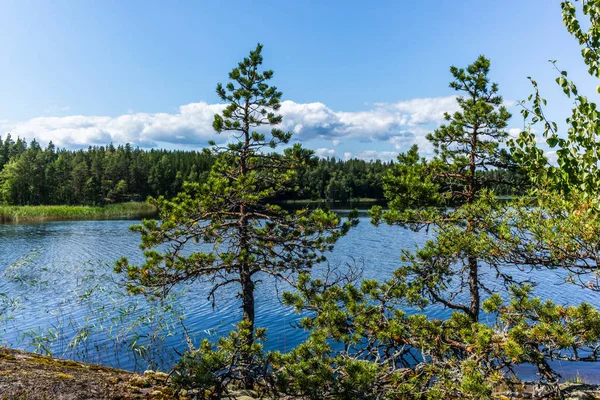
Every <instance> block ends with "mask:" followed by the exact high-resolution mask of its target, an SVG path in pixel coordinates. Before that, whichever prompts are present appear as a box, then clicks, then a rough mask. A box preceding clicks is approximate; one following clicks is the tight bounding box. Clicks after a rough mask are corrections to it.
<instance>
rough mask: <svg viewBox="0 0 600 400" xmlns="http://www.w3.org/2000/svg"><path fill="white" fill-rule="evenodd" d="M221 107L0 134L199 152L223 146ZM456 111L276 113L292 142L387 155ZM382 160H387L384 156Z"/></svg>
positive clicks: (399, 106)
mask: <svg viewBox="0 0 600 400" xmlns="http://www.w3.org/2000/svg"><path fill="white" fill-rule="evenodd" d="M223 107H224V106H223V105H222V104H209V103H206V102H199V103H191V104H187V105H183V106H181V107H179V109H178V110H177V112H175V113H154V114H152V113H130V114H124V115H120V116H116V117H110V116H82V115H74V116H60V117H51V116H42V117H37V118H32V119H30V120H27V121H16V122H15V121H13V122H11V121H0V134H2V135H3V136H4V135H5V134H6V133H8V132H10V133H11V134H12V135H13V137H16V136H19V137H24V138H26V139H27V140H32V139H36V140H38V141H40V142H42V143H47V142H49V141H53V142H54V144H55V145H57V146H59V147H66V148H71V149H72V148H82V147H87V146H89V145H105V144H108V143H111V142H112V143H115V144H124V143H131V144H132V145H135V146H140V147H143V148H149V147H168V148H175V147H203V146H205V145H206V144H207V143H208V141H209V140H217V141H221V142H223V141H225V140H226V137H225V138H224V137H222V136H219V135H217V134H216V133H215V132H214V131H213V129H212V121H213V116H214V114H215V113H218V112H220V111H221V110H222V109H223ZM61 109H62V110H68V108H66V107H63V108H61ZM456 110H457V104H456V101H455V97H454V96H448V97H435V98H421V99H412V100H408V101H401V102H397V103H376V104H374V105H372V106H371V107H370V109H368V110H364V111H356V112H345V111H336V110H333V109H331V108H329V107H327V106H326V105H325V104H323V103H305V104H301V103H296V102H293V101H284V102H283V103H282V106H281V110H280V112H281V114H282V115H283V123H282V126H281V128H283V129H285V130H290V131H292V132H294V134H295V135H294V139H295V140H298V141H303V142H306V141H310V140H312V139H327V140H331V141H332V143H333V145H334V146H337V145H339V144H342V143H345V142H347V141H353V142H360V143H369V142H385V143H389V146H390V149H394V150H404V149H406V148H407V147H408V146H410V145H411V144H412V143H420V142H422V139H423V137H424V134H425V133H426V132H429V131H431V128H432V127H435V126H437V125H439V124H440V123H441V122H443V118H444V117H443V116H444V113H445V112H454V111H456ZM361 147H362V146H361ZM318 153H319V155H321V156H323V157H328V156H333V155H334V154H335V151H333V150H329V149H324V148H321V149H318ZM389 153H390V154H391V153H392V152H389ZM359 154H360V156H361V158H370V157H371V156H372V155H374V154H375V155H376V153H373V152H371V153H369V152H368V151H364V152H362V153H357V154H356V156H357V157H358V156H359ZM382 155H383V156H384V158H388V154H385V152H382Z"/></svg>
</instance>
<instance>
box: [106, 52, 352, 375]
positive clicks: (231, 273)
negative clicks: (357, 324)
mask: <svg viewBox="0 0 600 400" xmlns="http://www.w3.org/2000/svg"><path fill="white" fill-rule="evenodd" d="M261 52H262V45H260V44H259V45H258V46H257V47H256V49H255V50H253V51H251V52H250V55H249V56H248V57H246V58H244V60H243V61H242V62H240V63H239V64H238V66H237V67H235V68H234V69H233V70H232V71H231V72H230V73H229V78H230V80H231V82H229V83H227V84H226V85H225V86H223V85H222V84H219V85H217V94H218V95H219V97H220V98H221V99H222V100H224V101H226V102H228V103H229V104H228V105H227V106H226V107H225V109H224V110H223V112H222V113H221V114H217V115H215V118H214V124H213V126H214V128H215V130H216V131H217V132H218V133H221V134H227V138H228V139H230V143H229V144H227V145H226V146H218V145H215V144H213V149H212V151H213V152H214V153H215V155H216V162H215V164H214V165H213V167H212V170H211V173H210V175H209V177H208V180H207V181H206V182H205V183H203V184H200V183H198V182H189V183H186V185H185V191H184V192H182V193H180V194H178V195H177V196H176V197H175V198H173V199H172V200H167V199H165V198H164V197H159V198H157V199H153V200H151V201H152V203H153V204H154V205H155V206H156V207H157V209H158V212H159V216H160V220H161V221H162V222H158V221H153V220H152V221H144V222H143V224H142V225H140V226H137V227H135V228H134V229H135V230H136V231H138V232H140V233H141V234H142V242H143V244H142V247H143V248H144V249H146V251H145V255H146V262H145V263H144V264H143V265H141V266H136V265H131V264H129V263H128V262H127V260H126V259H122V260H121V261H120V262H119V263H118V265H117V268H116V269H117V271H118V272H122V271H126V272H127V276H128V278H129V281H128V283H129V288H130V290H131V291H132V292H134V293H157V292H161V293H165V292H166V291H168V290H169V289H170V288H171V287H172V286H173V285H175V284H177V283H180V282H185V281H190V280H196V279H200V278H201V279H203V280H204V281H207V282H208V284H209V285H210V288H211V290H210V297H209V298H211V299H212V300H213V302H214V300H215V292H216V291H217V290H218V289H219V288H221V287H223V286H225V285H231V284H236V285H238V286H239V293H238V296H239V298H240V299H241V306H242V307H241V308H242V320H243V322H244V329H243V330H240V332H244V333H243V336H244V340H245V347H246V348H248V347H249V346H250V345H251V344H252V343H253V341H254V334H255V326H254V321H255V302H254V298H255V290H256V281H257V279H259V277H260V276H265V275H270V276H272V277H275V278H276V279H282V280H284V281H290V280H291V279H293V277H294V275H295V274H296V273H298V272H301V271H307V270H310V269H311V267H312V266H314V265H315V264H317V263H319V262H321V261H323V260H324V256H323V252H324V251H327V250H330V249H331V248H332V245H333V243H334V242H335V241H336V239H337V238H338V237H339V236H340V235H342V234H344V233H345V232H346V231H347V230H348V229H349V227H350V226H351V225H352V224H354V223H356V222H357V220H356V219H355V218H353V219H351V220H349V221H348V222H346V223H341V221H340V219H339V217H338V216H337V215H336V214H334V213H332V212H325V211H322V210H315V211H312V212H310V211H308V210H307V209H304V210H300V211H297V212H293V213H288V212H286V211H285V210H283V209H282V208H280V207H279V206H276V205H271V204H268V202H267V200H268V199H270V198H272V197H274V196H275V195H277V194H278V193H281V192H284V191H286V190H289V189H290V184H291V182H293V178H294V175H295V171H296V170H297V169H298V168H299V167H302V166H305V165H307V164H308V163H310V162H311V160H312V153H311V152H310V151H307V150H304V149H302V148H301V147H300V146H299V145H294V146H292V147H289V148H286V149H285V150H284V151H283V153H275V152H269V150H271V149H275V148H276V147H277V146H278V145H281V144H286V143H288V142H289V141H290V139H291V136H292V135H291V133H288V132H283V131H281V130H279V129H277V128H276V126H277V125H278V124H280V123H281V121H282V117H281V116H280V115H278V114H277V110H279V108H280V106H281V103H280V99H281V96H282V93H281V92H280V91H278V90H277V88H276V87H274V86H270V85H269V84H268V83H267V82H268V81H269V80H270V79H271V78H272V77H273V71H270V70H265V71H260V70H259V68H260V67H261V64H262V61H263V57H262V55H261ZM266 127H272V129H271V131H270V133H268V134H267V133H264V128H266ZM194 241H202V242H203V243H205V244H210V245H211V246H210V248H211V250H208V251H202V250H199V249H198V247H195V248H194V247H193V245H192V243H193V242H194ZM164 245H168V246H164ZM159 246H160V250H159V249H158V248H157V247H159ZM188 248H192V249H193V250H194V251H193V252H192V253H191V254H190V253H189V252H186V251H185V249H188ZM205 248H206V247H205ZM248 363H249V362H248ZM248 363H246V367H245V368H246V372H245V375H246V376H245V378H246V381H245V384H246V385H249V384H251V381H252V379H251V376H250V375H251V373H250V367H249V366H248V365H247V364H248Z"/></svg>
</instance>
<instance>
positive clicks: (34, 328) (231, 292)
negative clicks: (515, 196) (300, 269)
mask: <svg viewBox="0 0 600 400" xmlns="http://www.w3.org/2000/svg"><path fill="white" fill-rule="evenodd" d="M132 223H135V221H123V220H116V221H115V220H112V221H111V220H103V221H68V222H44V223H31V224H19V225H10V224H6V225H0V249H2V250H1V253H0V272H2V273H3V276H2V278H0V279H1V280H0V293H4V294H5V295H6V297H5V298H4V303H3V304H4V308H5V309H4V311H3V313H2V314H1V315H2V317H3V321H2V323H1V325H2V329H1V331H0V337H1V338H2V340H3V342H4V344H5V345H8V346H12V347H18V348H24V349H28V350H37V351H51V352H52V353H53V354H54V355H55V356H64V357H69V358H75V359H82V360H86V361H91V362H101V363H104V364H108V365H113V366H118V367H121V368H126V369H138V370H139V369H141V370H143V369H144V368H146V367H147V366H148V362H150V366H151V367H162V368H167V367H168V366H169V365H172V363H173V362H174V360H175V359H176V358H177V352H179V353H181V352H183V351H185V348H186V346H185V344H184V343H185V341H184V336H183V332H184V327H185V329H187V332H188V334H189V336H190V337H191V339H192V340H193V342H195V343H198V342H199V340H200V339H202V338H205V337H207V338H216V337H218V336H219V335H223V334H226V333H227V332H228V331H229V330H230V329H231V328H232V326H233V325H234V324H235V323H236V322H237V321H238V320H239V318H240V314H241V312H240V310H239V303H238V302H237V299H236V298H235V293H236V291H237V288H235V287H230V288H225V289H223V290H221V291H220V292H219V294H218V296H217V299H218V302H217V304H216V307H215V308H213V306H212V304H211V303H210V302H209V301H207V299H206V296H207V290H206V288H205V286H203V285H202V284H201V283H199V282H197V283H194V284H190V285H186V286H184V287H182V288H180V290H178V291H177V292H176V293H175V295H174V296H175V300H174V301H172V302H169V303H168V304H162V305H161V304H158V303H148V302H147V300H146V299H145V298H143V297H139V296H133V297H131V296H126V295H124V294H123V292H122V290H121V289H120V287H119V285H118V283H119V280H120V279H121V277H120V276H117V275H115V274H114V273H112V267H113V265H114V262H115V261H116V260H117V259H119V258H120V257H121V256H123V255H124V256H127V257H128V258H129V259H130V261H133V262H141V261H142V260H143V257H142V254H141V251H140V249H139V244H140V238H139V235H138V234H136V233H132V232H130V231H129V229H128V227H129V226H130V225H131V224H132ZM428 238H431V233H429V234H427V233H425V232H418V233H415V232H412V231H409V230H405V229H402V228H399V227H389V226H380V227H378V228H376V227H373V226H372V225H371V224H370V223H369V219H368V218H367V217H366V216H364V215H363V216H362V217H361V218H360V223H359V225H358V226H357V227H356V228H354V229H352V230H351V231H350V232H349V233H348V235H347V236H345V237H343V238H342V239H341V240H340V241H339V242H338V243H337V244H336V247H335V250H334V251H333V252H332V253H331V254H330V255H329V256H328V259H329V262H330V264H331V265H344V264H346V263H356V264H358V265H359V266H362V267H363V271H364V272H363V273H364V277H365V278H376V279H385V278H388V277H390V276H391V274H392V272H393V271H394V270H395V269H396V268H397V267H398V265H399V257H400V252H401V250H402V249H412V248H414V247H415V246H416V245H419V244H422V243H423V242H424V241H426V240H427V239H428ZM519 274H521V275H527V273H518V274H517V275H519ZM533 274H535V275H534V276H533V280H535V281H537V282H539V283H540V285H539V286H538V287H537V288H536V292H535V294H536V295H538V296H540V297H542V298H549V299H552V300H553V301H555V302H558V303H561V304H565V305H569V304H578V303H580V302H583V301H586V302H589V303H591V304H593V305H594V306H596V307H600V294H598V293H593V292H591V291H587V290H583V289H579V288H577V287H574V286H568V285H564V284H563V285H561V284H559V283H560V282H561V278H560V277H559V276H557V274H556V273H555V272H552V271H541V272H540V271H536V272H533ZM484 279H485V278H484ZM491 287H492V288H493V287H494V285H493V284H492V285H491ZM286 289H288V288H287V287H286V286H284V285H281V284H280V285H276V284H275V283H274V282H273V281H272V280H271V279H268V278H265V279H264V280H263V281H262V282H260V283H259V285H258V288H257V300H256V304H257V306H258V308H257V321H256V324H257V326H261V327H265V328H267V333H268V339H269V340H268V342H267V343H266V345H265V347H266V348H267V349H279V350H289V349H290V348H292V347H293V346H294V345H296V344H298V343H299V342H300V341H302V340H303V339H304V338H305V333H304V332H303V331H302V330H300V329H298V328H295V327H294V326H293V323H294V322H295V321H297V320H298V318H299V316H298V315H296V314H295V313H294V312H293V310H292V309H290V308H286V307H283V306H282V305H281V304H280V302H279V300H278V299H279V297H278V293H279V292H280V291H282V290H286ZM496 289H498V290H501V288H500V287H499V286H497V287H496ZM426 311H427V313H428V314H429V315H431V316H439V317H443V316H447V315H448V314H449V312H448V310H444V309H443V308H439V307H437V308H436V307H431V308H428V309H427V310H426ZM181 315H183V316H184V318H183V319H180V318H179V317H180V316H181ZM148 360H150V361H148ZM559 370H561V372H562V373H563V375H564V376H572V375H575V374H577V373H578V374H579V375H580V376H581V377H583V378H584V379H587V380H589V381H600V378H599V376H600V366H597V365H596V363H577V364H570V365H569V364H568V363H565V367H564V368H563V367H562V366H559ZM524 371H525V373H527V371H526V369H524Z"/></svg>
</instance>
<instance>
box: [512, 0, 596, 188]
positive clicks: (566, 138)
mask: <svg viewBox="0 0 600 400" xmlns="http://www.w3.org/2000/svg"><path fill="white" fill-rule="evenodd" d="M582 4H583V6H582V11H583V16H584V17H585V18H587V19H588V20H589V21H588V22H589V29H588V30H587V31H584V30H583V29H582V28H581V24H580V22H579V20H578V19H577V7H576V5H575V4H574V3H572V2H570V1H563V2H562V3H561V7H562V15H563V21H564V23H565V26H566V28H567V30H568V31H569V33H570V34H571V35H573V36H574V37H575V38H576V39H577V41H578V42H579V44H580V45H581V46H583V49H582V51H581V54H582V56H583V61H584V62H585V64H586V65H587V66H588V67H589V73H590V75H592V76H593V77H596V78H599V77H600V75H599V69H598V59H599V57H600V47H599V43H600V28H599V26H598V17H599V14H598V10H599V7H600V2H598V1H596V0H586V1H582ZM551 62H552V65H553V66H554V68H555V69H556V70H557V72H558V77H557V78H556V83H557V84H558V85H559V86H560V88H561V89H562V91H563V92H564V93H565V95H566V96H568V97H570V98H572V99H573V101H574V107H573V109H572V113H571V116H570V117H569V118H567V120H566V121H565V122H566V124H565V126H566V128H567V129H566V134H561V133H560V132H559V126H558V124H556V123H555V122H553V121H550V120H549V119H548V118H547V117H546V115H545V113H544V107H545V106H546V104H547V101H546V100H545V99H544V98H542V96H541V94H540V92H539V89H538V84H537V82H536V81H535V80H533V79H531V78H530V80H531V83H532V85H533V88H534V93H533V94H532V95H530V96H529V98H528V102H521V106H522V108H523V109H522V110H521V114H522V115H523V118H524V119H525V121H526V122H527V123H528V128H527V129H526V130H525V131H523V132H521V134H520V136H519V137H518V138H517V139H516V140H513V141H512V142H511V146H512V152H513V154H514V155H515V159H516V160H517V161H518V162H519V163H520V164H522V165H523V166H524V167H525V168H527V170H528V172H529V176H530V178H531V180H532V181H533V183H534V184H535V185H536V186H537V187H539V188H540V189H543V190H555V191H559V192H560V193H562V194H563V195H571V194H573V195H574V196H579V195H581V196H584V197H588V196H591V197H596V196H597V193H598V189H599V188H600V186H599V185H600V164H599V160H600V158H599V150H600V148H599V147H598V146H599V143H600V142H599V141H598V134H599V133H600V130H599V129H600V128H599V126H600V125H599V124H598V117H599V114H598V109H597V105H596V103H594V102H592V101H590V100H589V99H588V97H586V96H585V95H583V94H581V93H580V92H579V90H578V88H577V86H576V85H575V83H574V82H573V81H571V80H569V79H568V78H567V71H561V70H560V69H559V68H558V67H557V62H556V61H551ZM538 125H541V126H542V129H541V130H542V137H543V138H544V139H545V141H546V143H547V145H548V146H549V147H550V148H551V149H554V151H555V153H556V158H557V165H552V164H550V163H549V161H548V159H547V157H546V155H545V154H544V151H543V150H542V149H540V148H538V146H537V143H536V137H535V134H534V133H533V131H534V130H535V128H534V127H535V126H538Z"/></svg>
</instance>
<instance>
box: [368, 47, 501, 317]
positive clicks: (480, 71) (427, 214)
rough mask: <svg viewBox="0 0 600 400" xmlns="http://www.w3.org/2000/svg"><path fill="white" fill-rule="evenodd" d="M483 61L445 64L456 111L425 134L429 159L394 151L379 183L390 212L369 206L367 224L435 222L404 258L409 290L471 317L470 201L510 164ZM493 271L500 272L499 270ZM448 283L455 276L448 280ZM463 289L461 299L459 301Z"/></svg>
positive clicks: (477, 284) (474, 292) (473, 227)
mask: <svg viewBox="0 0 600 400" xmlns="http://www.w3.org/2000/svg"><path fill="white" fill-rule="evenodd" d="M489 69H490V61H489V60H488V59H486V58H485V57H483V56H480V57H479V58H478V59H477V60H476V61H475V62H474V63H473V64H471V65H469V66H468V67H467V68H466V69H463V68H457V67H454V66H453V67H451V68H450V72H451V73H452V76H453V77H454V80H453V81H452V82H451V83H450V87H452V88H453V89H455V90H456V91H458V92H460V93H461V96H459V97H457V103H458V105H459V106H460V109H461V110H460V111H458V112H456V113H454V114H452V115H450V114H446V121H447V124H445V125H442V126H441V127H440V128H439V129H437V130H436V131H435V132H433V133H431V134H429V135H427V139H428V140H429V141H430V142H431V143H432V145H433V146H434V149H435V158H434V159H433V160H432V161H431V162H430V163H428V162H427V161H426V160H422V159H421V160H420V159H419V156H418V153H417V150H416V149H412V150H411V151H410V152H408V153H407V154H405V155H404V154H402V155H400V157H398V164H397V165H396V166H394V167H393V168H392V169H391V170H390V171H389V172H388V175H387V176H386V178H385V183H384V185H385V186H384V189H385V192H386V197H387V198H388V200H389V201H390V211H388V212H385V213H383V215H382V213H381V209H380V208H375V209H374V210H373V215H374V222H375V223H378V220H379V218H380V217H381V216H383V219H384V220H385V221H386V222H388V223H390V224H400V225H403V226H406V225H409V226H411V227H412V228H414V229H421V228H423V227H424V226H427V227H429V226H431V225H433V226H435V227H436V233H437V237H436V238H435V239H434V240H432V241H429V242H428V243H427V244H426V245H425V246H424V247H423V248H421V249H419V250H418V251H417V252H416V254H408V253H407V254H405V257H404V261H405V262H406V263H407V266H406V267H405V268H407V269H408V270H409V271H410V274H409V275H410V276H411V277H412V278H413V280H412V283H413V285H414V289H415V290H417V291H418V292H419V293H421V294H422V295H424V296H425V297H426V298H428V299H429V300H432V301H434V302H436V303H441V304H442V305H444V306H446V307H448V308H451V309H455V310H461V311H464V312H466V313H467V314H469V315H470V316H471V318H472V319H473V320H474V321H477V319H478V315H479V310H480V305H481V298H480V291H481V290H485V289H486V287H485V285H484V283H483V282H481V280H480V279H479V276H480V262H479V260H478V255H477V245H476V242H477V235H478V234H479V231H478V216H477V215H476V214H474V213H473V211H474V206H475V202H476V201H477V200H478V198H479V197H480V195H481V194H482V193H483V192H484V190H483V189H484V188H485V187H486V186H489V184H490V182H489V179H490V176H489V174H485V173H483V172H484V171H486V170H488V169H489V168H503V167H506V166H508V165H509V159H508V155H507V152H506V151H505V150H503V149H501V148H500V145H499V142H502V141H503V140H505V139H506V138H507V136H508V133H507V132H506V131H505V130H504V128H506V126H507V121H508V119H509V118H510V116H511V115H510V114H509V112H508V111H507V110H506V108H505V107H504V106H502V97H501V96H499V95H498V86H497V85H496V84H491V83H490V81H489V78H488V73H489ZM499 273H500V272H499ZM452 281H454V282H452ZM464 291H466V292H467V293H468V296H469V300H468V301H463V300H461V299H460V294H461V293H462V292H464Z"/></svg>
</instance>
